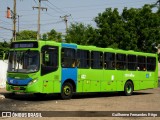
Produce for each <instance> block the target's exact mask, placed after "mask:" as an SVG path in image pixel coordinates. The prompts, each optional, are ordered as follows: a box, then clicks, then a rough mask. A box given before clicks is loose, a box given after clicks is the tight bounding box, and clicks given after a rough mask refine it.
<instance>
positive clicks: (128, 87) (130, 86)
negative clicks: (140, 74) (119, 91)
mask: <svg viewBox="0 0 160 120" xmlns="http://www.w3.org/2000/svg"><path fill="white" fill-rule="evenodd" d="M132 93H133V84H132V82H131V81H127V82H126V83H125V86H124V94H125V95H126V96H130V95H132Z"/></svg>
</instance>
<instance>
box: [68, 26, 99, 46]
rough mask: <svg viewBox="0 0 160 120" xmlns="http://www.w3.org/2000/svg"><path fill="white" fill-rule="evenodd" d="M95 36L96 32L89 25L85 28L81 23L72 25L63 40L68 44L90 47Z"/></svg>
mask: <svg viewBox="0 0 160 120" xmlns="http://www.w3.org/2000/svg"><path fill="white" fill-rule="evenodd" d="M96 34H97V32H96V30H95V29H94V28H93V27H92V26H91V25H87V26H85V25H84V24H82V23H74V24H73V23H72V24H71V25H70V27H69V28H68V30H67V35H66V36H65V40H66V42H68V43H77V44H80V45H91V44H94V42H95V39H97V37H96V36H97V35H96Z"/></svg>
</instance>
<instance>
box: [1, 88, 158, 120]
mask: <svg viewBox="0 0 160 120" xmlns="http://www.w3.org/2000/svg"><path fill="white" fill-rule="evenodd" d="M0 94H1V95H4V96H5V99H0V110H2V111H3V110H4V111H117V112H119V111H129V112H132V111H160V88H156V89H149V90H142V91H136V92H134V94H133V95H132V96H123V95H121V94H119V93H94V94H83V95H82V94H80V95H74V96H73V99H71V100H61V98H60V97H59V95H48V96H46V97H43V98H36V97H35V96H33V95H31V94H27V95H26V94H16V95H15V96H12V95H11V94H10V93H8V92H6V91H5V90H4V89H0ZM97 113H98V112H97ZM97 113H96V112H95V113H94V112H93V113H92V114H97ZM61 114H63V115H65V114H67V113H61ZM69 114H70V113H69ZM75 114H77V116H80V115H82V116H84V114H89V113H75ZM103 114H105V113H103ZM106 114H108V113H106ZM71 116H72V114H71ZM3 119H7V120H8V119H9V118H3ZM14 119H15V120H17V118H12V120H14ZM40 119H44V118H40ZM45 119H56V120H62V119H63V120H66V119H68V120H70V119H72V120H74V119H80V120H81V119H86V120H88V119H89V120H90V119H92V120H97V119H102V120H105V119H108V118H106V117H96V116H94V117H85V118H84V117H62V118H59V117H56V118H55V117H50V118H45ZM109 119H114V120H122V119H126V120H127V119H128V120H132V119H134V120H135V119H136V120H139V119H142V120H151V118H150V117H109ZM152 119H156V120H158V119H160V117H159V118H156V117H155V118H152Z"/></svg>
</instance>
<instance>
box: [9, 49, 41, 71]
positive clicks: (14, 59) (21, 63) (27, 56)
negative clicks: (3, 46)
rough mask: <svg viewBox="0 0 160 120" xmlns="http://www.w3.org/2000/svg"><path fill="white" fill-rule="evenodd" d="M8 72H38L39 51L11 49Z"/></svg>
mask: <svg viewBox="0 0 160 120" xmlns="http://www.w3.org/2000/svg"><path fill="white" fill-rule="evenodd" d="M8 64H9V65H8V72H26V73H29V72H36V71H38V69H39V52H38V51H30V50H27V51H10V53H9V61H8Z"/></svg>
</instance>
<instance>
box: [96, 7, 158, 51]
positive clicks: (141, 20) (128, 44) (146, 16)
mask: <svg viewBox="0 0 160 120" xmlns="http://www.w3.org/2000/svg"><path fill="white" fill-rule="evenodd" d="M159 16H160V14H159V12H158V11H157V12H156V13H153V12H152V8H151V7H150V5H145V6H143V7H142V8H141V9H135V8H131V9H127V8H124V9H123V12H122V14H121V15H119V13H118V10H117V9H113V10H112V9H111V8H108V9H106V10H105V11H104V12H103V13H99V14H98V16H97V17H96V18H95V22H96V23H97V27H98V31H99V32H98V33H99V35H100V38H99V40H100V43H98V45H99V46H101V47H104V46H106V47H113V48H120V49H125V50H129V49H132V50H136V51H144V52H151V51H152V50H151V44H152V43H153V42H157V43H158V42H160V34H159V31H160V17H159ZM102 43H103V44H102Z"/></svg>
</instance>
